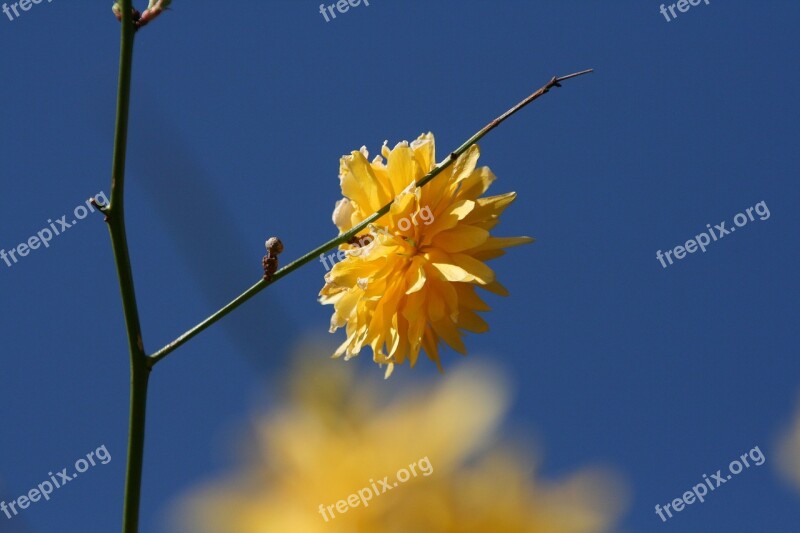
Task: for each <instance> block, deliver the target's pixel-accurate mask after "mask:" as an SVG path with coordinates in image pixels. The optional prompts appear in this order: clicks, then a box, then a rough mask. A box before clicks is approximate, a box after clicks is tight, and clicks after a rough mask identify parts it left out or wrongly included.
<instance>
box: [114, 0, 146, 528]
mask: <svg viewBox="0 0 800 533" xmlns="http://www.w3.org/2000/svg"><path fill="white" fill-rule="evenodd" d="M120 6H121V19H122V29H121V32H120V33H121V36H120V55H119V82H118V87H117V119H116V124H115V127H114V130H115V131H114V156H113V162H112V170H111V200H110V202H109V204H110V205H108V206H106V207H105V208H104V209H102V211H103V213H104V214H105V215H106V220H107V222H108V229H109V233H110V234H111V246H112V248H113V251H114V262H115V263H116V267H117V277H118V278H119V287H120V293H121V295H122V308H123V311H124V315H125V326H126V329H127V334H128V350H129V352H130V360H131V400H130V402H131V403H130V421H129V431H128V457H127V469H126V475H125V504H124V510H123V521H122V531H123V533H136V532H137V531H138V529H139V503H140V499H141V498H140V497H141V486H142V463H143V460H144V428H145V413H146V407H147V382H148V377H149V374H150V367H149V365H148V364H147V356H146V354H145V351H144V344H143V342H142V329H141V325H140V323H139V309H138V307H137V305H136V293H135V291H134V285H133V272H132V270H131V258H130V254H129V252H128V238H127V234H126V232H125V158H126V151H127V144H128V113H129V109H130V93H131V66H132V63H133V35H134V32H135V31H136V27H135V26H134V22H133V17H132V6H131V0H120Z"/></svg>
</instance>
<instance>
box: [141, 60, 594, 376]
mask: <svg viewBox="0 0 800 533" xmlns="http://www.w3.org/2000/svg"><path fill="white" fill-rule="evenodd" d="M589 72H592V69H588V70H583V71H580V72H575V73H574V74H569V75H567V76H560V77H553V78H552V79H551V80H550V81H549V82H547V83H546V84H545V85H544V86H543V87H542V88H541V89H539V90H538V91H536V92H534V93H533V94H531V95H530V96H528V97H527V98H525V99H524V100H522V101H521V102H520V103H518V104H517V105H515V106H514V107H512V108H511V109H509V110H508V111H506V112H505V113H503V114H502V115H500V116H499V117H497V118H496V119H494V120H493V121H491V122H490V123H489V124H487V125H486V126H484V127H483V128H481V129H480V130H478V132H477V133H475V135H473V136H472V137H470V138H469V139H468V140H467V141H466V142H464V144H462V145H461V146H459V147H458V148H456V149H455V151H453V152H452V153H450V155H449V156H447V157H446V158H445V159H444V160H443V161H442V162H441V163H439V164H437V165H436V166H435V167H434V168H433V170H431V171H430V172H428V173H427V174H426V175H425V176H423V177H422V178H420V179H419V181H417V183H416V186H417V187H422V186H423V185H425V184H426V183H428V182H429V181H431V180H432V179H433V178H435V177H436V176H438V175H439V174H440V173H441V172H442V171H443V170H444V169H446V168H447V167H448V166H450V165H451V164H453V163H454V162H455V160H456V159H458V158H459V156H461V154H463V153H464V152H466V151H467V150H468V149H469V147H470V146H472V145H473V144H475V143H477V142H478V141H479V140H481V139H482V138H483V137H484V136H485V135H486V134H487V133H489V132H490V131H492V130H493V129H494V128H496V127H497V126H499V125H500V124H501V123H502V122H503V121H504V120H506V119H507V118H508V117H510V116H511V115H513V114H514V113H516V112H517V111H519V110H520V109H522V108H523V107H525V106H526V105H528V104H529V103H531V102H533V101H534V100H536V99H537V98H539V97H540V96H542V95H544V94H546V93H547V92H548V91H550V89H552V88H553V87H560V82H562V81H565V80H568V79H570V78H574V77H576V76H581V75H583V74H587V73H589ZM393 203H394V200H392V201H391V202H389V203H388V204H386V205H385V206H383V207H381V208H380V209H379V210H378V211H376V212H375V213H373V214H372V215H370V216H369V217H367V218H366V219H364V220H362V221H361V222H360V223H359V224H357V225H356V226H354V227H353V228H352V229H351V230H350V231H348V232H346V233H343V234H341V235H339V236H338V237H335V238H333V239H331V240H329V241H328V242H326V243H324V244H322V245H320V246H318V247H316V248H315V249H313V250H311V251H310V252H308V253H307V254H305V255H303V256H302V257H300V258H299V259H296V260H294V261H292V262H291V263H289V264H288V265H286V266H285V267H283V268H281V269H280V270H278V271H277V272H275V274H274V275H273V276H272V277H271V278H270V279H268V280H263V279H262V280H259V281H258V282H257V283H256V284H255V285H253V286H252V287H250V288H249V289H247V290H246V291H244V292H243V293H242V294H240V295H239V296H237V297H236V298H234V299H233V300H232V301H231V302H230V303H229V304H228V305H226V306H225V307H223V308H222V309H220V310H219V311H217V312H216V313H214V314H213V315H211V316H209V317H208V318H206V319H205V320H203V321H202V322H200V323H199V324H197V325H196V326H194V327H193V328H192V329H190V330H188V331H187V332H186V333H184V334H183V335H181V336H180V337H178V338H177V339H175V340H174V341H172V342H171V343H169V344H167V345H166V346H164V347H163V348H161V349H160V350H158V351H157V352H155V353H154V354H152V355H150V356H149V357H148V362H149V366H150V367H152V366H154V365H155V364H156V363H158V362H159V361H161V360H162V359H164V358H165V357H166V356H168V355H169V354H170V353H172V352H173V351H175V350H176V349H177V348H179V347H180V346H182V345H183V344H185V343H186V342H188V341H189V340H190V339H191V338H192V337H194V336H195V335H197V334H199V333H200V332H202V331H203V330H205V329H207V328H208V327H209V326H211V325H212V324H214V323H215V322H217V321H218V320H220V319H221V318H223V317H224V316H225V315H227V314H228V313H230V312H231V311H233V310H234V309H236V308H237V307H239V306H240V305H242V304H243V303H245V302H246V301H247V300H249V299H250V298H252V297H253V296H255V295H256V294H258V293H259V292H261V291H262V290H263V289H265V288H266V287H267V286H269V285H271V284H272V283H275V282H276V281H278V280H279V279H281V278H282V277H284V276H286V275H287V274H290V273H291V272H293V271H294V270H297V269H298V268H300V267H301V266H303V265H305V264H306V263H308V262H309V261H313V260H314V259H316V258H317V257H318V256H319V254H323V253H325V252H327V251H328V250H330V249H331V248H333V247H335V246H338V245H340V244H342V243H345V242H347V241H349V240H350V239H351V238H353V236H355V235H357V234H358V233H359V232H361V231H362V230H363V229H364V228H366V227H367V226H368V225H369V224H372V223H373V222H375V221H376V220H378V219H379V218H381V217H382V216H383V215H385V214H386V213H388V212H389V209H390V208H391V207H392V204H393Z"/></svg>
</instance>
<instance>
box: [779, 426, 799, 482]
mask: <svg viewBox="0 0 800 533" xmlns="http://www.w3.org/2000/svg"><path fill="white" fill-rule="evenodd" d="M778 468H779V469H780V472H781V474H783V476H784V477H785V478H786V479H787V480H789V481H790V482H791V483H792V484H793V485H794V486H795V487H796V488H797V489H798V490H800V411H798V412H797V414H796V415H795V419H794V422H793V423H792V425H791V427H790V428H788V429H787V430H786V432H785V433H784V434H783V436H782V438H781V440H780V442H779V445H778Z"/></svg>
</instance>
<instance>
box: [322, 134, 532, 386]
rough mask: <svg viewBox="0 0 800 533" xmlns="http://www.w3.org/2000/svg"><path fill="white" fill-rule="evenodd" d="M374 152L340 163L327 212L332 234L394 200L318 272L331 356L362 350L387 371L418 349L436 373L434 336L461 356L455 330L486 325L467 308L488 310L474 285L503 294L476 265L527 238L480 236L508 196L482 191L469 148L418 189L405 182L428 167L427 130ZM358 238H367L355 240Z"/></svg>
mask: <svg viewBox="0 0 800 533" xmlns="http://www.w3.org/2000/svg"><path fill="white" fill-rule="evenodd" d="M382 155H383V157H381V156H377V157H376V158H375V159H374V160H373V161H372V162H369V161H368V159H367V158H368V157H369V154H368V153H367V150H366V148H362V149H361V150H360V151H354V152H352V153H351V154H350V155H347V156H344V157H342V159H341V163H340V168H339V179H340V182H341V188H342V194H343V195H344V198H343V199H342V200H340V201H339V202H338V203H337V205H336V209H335V211H334V214H333V221H334V223H335V224H336V225H337V226H338V228H339V231H340V232H341V233H344V232H346V231H348V230H350V229H351V228H352V227H353V226H355V225H356V224H358V223H359V222H361V221H363V220H364V219H366V218H368V217H369V216H370V215H372V214H373V213H375V212H376V211H378V210H379V209H380V208H381V207H383V206H384V205H386V204H387V203H389V201H391V200H392V199H395V202H394V204H393V205H392V208H391V210H390V212H389V213H387V214H386V215H384V216H383V217H381V218H380V219H379V220H377V221H376V222H375V223H374V224H373V225H372V226H371V227H370V228H369V229H368V230H365V231H364V232H362V233H361V234H360V235H358V240H359V244H346V245H343V246H342V247H341V248H340V251H341V250H343V251H345V252H346V257H345V259H344V260H342V261H340V262H339V263H337V264H336V265H335V266H334V267H333V269H332V270H331V271H330V272H329V273H328V274H327V275H326V276H325V286H324V287H323V289H322V291H321V292H320V301H321V302H322V303H323V304H333V306H334V313H333V316H332V317H331V332H333V331H336V330H337V329H338V328H341V327H346V332H347V339H346V340H345V342H344V343H343V344H342V345H341V346H340V347H339V349H338V350H337V351H336V353H335V356H337V357H338V356H341V355H344V356H345V359H349V358H350V357H352V356H354V355H358V353H359V352H360V351H361V349H362V348H363V347H364V346H369V347H371V348H372V352H373V359H374V360H375V362H377V363H379V364H386V365H388V367H387V371H386V375H387V377H388V376H389V375H390V374H391V372H392V370H393V368H394V365H395V364H402V363H403V362H405V360H406V359H408V360H409V361H410V364H411V366H414V364H415V363H416V362H417V358H418V356H419V352H420V350H424V351H425V353H426V354H427V356H428V357H429V358H430V359H431V360H433V361H434V362H436V364H437V365H438V366H439V368H440V369H441V363H440V361H439V341H440V340H444V342H445V343H447V344H448V345H449V346H450V347H452V348H453V349H454V350H456V351H458V352H460V353H466V348H465V347H464V344H463V342H462V339H461V332H462V330H466V331H471V332H473V333H482V332H484V331H486V330H487V329H488V325H487V324H486V322H485V321H484V320H483V319H482V318H481V317H480V316H478V314H477V312H478V311H488V310H489V307H488V306H487V305H486V303H485V302H484V301H483V300H481V298H480V297H479V296H478V295H477V293H476V291H475V288H476V287H481V288H483V289H486V290H488V291H491V292H494V293H496V294H500V295H506V294H508V292H507V291H506V289H505V287H503V286H502V285H501V284H500V283H499V282H497V281H496V280H495V275H494V272H493V271H492V270H491V269H490V268H489V267H488V266H486V264H485V263H484V261H487V260H489V259H493V258H495V257H499V256H501V255H503V253H504V248H508V247H511V246H517V245H520V244H525V243H529V242H532V240H533V239H531V238H530V237H509V238H501V237H492V236H491V235H490V233H489V232H490V230H491V229H492V228H494V226H495V225H497V223H498V222H499V217H500V214H501V213H502V212H503V210H505V208H506V207H508V206H509V205H510V204H511V202H513V201H514V198H515V197H516V193H513V192H511V193H506V194H501V195H498V196H486V197H482V195H483V194H484V193H485V192H486V190H487V189H488V188H489V185H491V183H492V182H493V181H494V180H495V176H494V174H493V173H492V172H491V171H490V170H489V168H488V167H481V168H476V167H475V165H476V163H477V161H478V156H479V149H478V147H477V146H472V147H471V148H470V149H469V150H467V151H466V152H465V153H464V154H462V155H461V157H459V158H458V159H457V160H456V161H455V162H454V163H453V164H452V165H450V166H449V167H447V168H446V169H445V170H444V171H442V173H441V174H440V175H439V176H437V177H436V178H434V179H433V180H432V181H431V182H430V183H428V184H427V185H425V186H424V187H421V188H420V187H416V186H415V183H416V182H417V181H418V180H419V179H420V178H422V177H423V176H424V175H425V174H427V173H428V172H429V171H430V170H432V169H433V168H434V166H435V165H436V155H435V147H434V138H433V134H431V133H428V134H425V135H422V136H420V137H419V138H418V139H417V140H416V141H414V142H412V143H411V144H410V145H409V143H407V142H401V143H399V144H397V145H396V146H395V147H394V149H391V150H390V149H389V148H388V146H386V145H385V144H384V146H383V149H382ZM384 158H385V159H386V161H385V162H384ZM368 235H371V237H368ZM365 238H367V239H369V238H372V239H374V242H370V244H369V245H367V246H363V243H364V242H365V241H364V239H365ZM359 247H363V250H361V249H359Z"/></svg>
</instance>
